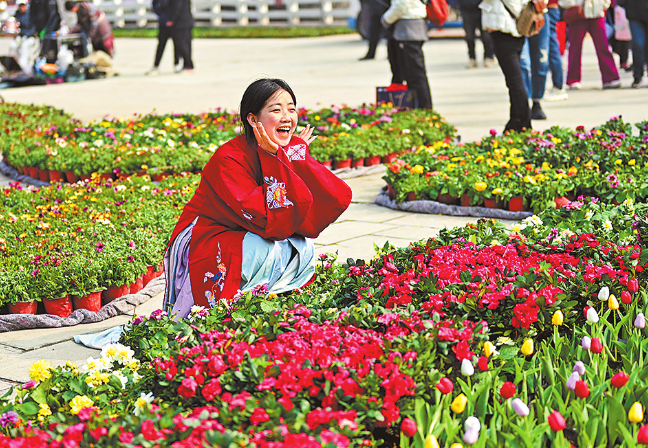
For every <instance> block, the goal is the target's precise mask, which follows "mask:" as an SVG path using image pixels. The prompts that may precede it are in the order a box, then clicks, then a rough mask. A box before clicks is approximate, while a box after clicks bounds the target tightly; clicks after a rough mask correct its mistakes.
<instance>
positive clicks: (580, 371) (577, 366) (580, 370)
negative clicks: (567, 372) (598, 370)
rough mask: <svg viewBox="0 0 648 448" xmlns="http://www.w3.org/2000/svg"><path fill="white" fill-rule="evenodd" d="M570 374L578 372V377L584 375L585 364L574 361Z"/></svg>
mask: <svg viewBox="0 0 648 448" xmlns="http://www.w3.org/2000/svg"><path fill="white" fill-rule="evenodd" d="M572 372H578V374H579V375H580V376H583V375H585V364H583V361H576V363H574V368H573V369H572Z"/></svg>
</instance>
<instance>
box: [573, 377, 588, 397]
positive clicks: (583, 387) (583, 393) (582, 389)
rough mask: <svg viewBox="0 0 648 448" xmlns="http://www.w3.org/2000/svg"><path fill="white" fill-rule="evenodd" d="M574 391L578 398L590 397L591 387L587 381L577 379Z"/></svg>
mask: <svg viewBox="0 0 648 448" xmlns="http://www.w3.org/2000/svg"><path fill="white" fill-rule="evenodd" d="M574 393H575V394H576V396H577V397H578V398H587V397H589V387H588V386H587V383H586V382H585V381H583V380H579V381H576V387H575V388H574Z"/></svg>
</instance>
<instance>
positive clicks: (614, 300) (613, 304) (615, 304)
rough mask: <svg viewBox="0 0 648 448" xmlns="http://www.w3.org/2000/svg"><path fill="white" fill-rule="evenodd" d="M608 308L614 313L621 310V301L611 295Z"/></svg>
mask: <svg viewBox="0 0 648 448" xmlns="http://www.w3.org/2000/svg"><path fill="white" fill-rule="evenodd" d="M608 308H610V309H611V310H612V311H616V310H618V309H619V301H618V300H617V298H616V297H615V296H614V294H610V298H609V299H608Z"/></svg>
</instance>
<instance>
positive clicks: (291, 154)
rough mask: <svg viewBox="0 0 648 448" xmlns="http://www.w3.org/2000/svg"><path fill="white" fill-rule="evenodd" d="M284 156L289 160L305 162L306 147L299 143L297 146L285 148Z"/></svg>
mask: <svg viewBox="0 0 648 448" xmlns="http://www.w3.org/2000/svg"><path fill="white" fill-rule="evenodd" d="M285 151H286V155H287V156H288V159H289V160H305V159H306V145H304V144H303V143H300V144H298V145H293V146H289V147H288V148H286V150H285Z"/></svg>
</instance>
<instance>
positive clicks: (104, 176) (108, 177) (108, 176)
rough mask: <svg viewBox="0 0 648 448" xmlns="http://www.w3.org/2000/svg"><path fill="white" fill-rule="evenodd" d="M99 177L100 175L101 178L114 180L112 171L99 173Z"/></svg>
mask: <svg viewBox="0 0 648 448" xmlns="http://www.w3.org/2000/svg"><path fill="white" fill-rule="evenodd" d="M99 177H101V178H102V179H103V180H115V174H114V173H101V174H100V175H99Z"/></svg>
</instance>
